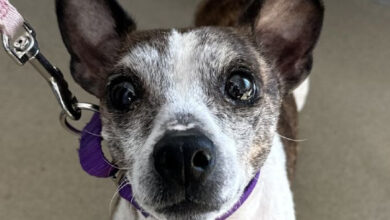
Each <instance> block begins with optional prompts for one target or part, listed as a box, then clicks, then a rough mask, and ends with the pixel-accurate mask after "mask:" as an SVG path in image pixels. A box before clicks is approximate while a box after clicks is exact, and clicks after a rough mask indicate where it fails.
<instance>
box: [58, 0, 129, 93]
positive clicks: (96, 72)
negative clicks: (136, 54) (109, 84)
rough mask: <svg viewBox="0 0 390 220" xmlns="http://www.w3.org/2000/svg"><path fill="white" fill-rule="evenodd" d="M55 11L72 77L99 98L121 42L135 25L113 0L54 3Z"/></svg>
mask: <svg viewBox="0 0 390 220" xmlns="http://www.w3.org/2000/svg"><path fill="white" fill-rule="evenodd" d="M56 10H57V19H58V23H59V27H60V30H61V35H62V38H63V41H64V43H65V46H66V48H67V49H68V51H69V53H70V55H71V63H70V69H71V73H72V76H73V78H74V79H75V81H76V82H77V83H79V84H80V85H81V87H83V88H84V89H85V90H87V91H88V92H90V93H92V94H94V95H96V96H98V97H99V96H100V95H102V94H101V92H102V89H103V88H104V85H103V83H104V81H105V79H106V77H107V76H106V74H107V68H108V67H110V66H112V65H113V64H114V62H115V58H116V55H117V53H118V50H119V49H120V48H119V47H120V43H121V39H122V37H123V36H124V35H125V34H126V33H128V32H130V31H132V30H134V29H135V23H134V22H133V20H131V19H130V18H129V17H128V16H127V14H126V13H125V11H124V10H123V9H122V8H121V6H120V5H119V4H118V3H117V2H116V1H115V0H56Z"/></svg>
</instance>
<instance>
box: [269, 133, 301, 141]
mask: <svg viewBox="0 0 390 220" xmlns="http://www.w3.org/2000/svg"><path fill="white" fill-rule="evenodd" d="M276 134H277V135H279V137H281V138H283V139H285V140H288V141H293V142H305V141H307V139H292V138H288V137H285V136H283V135H281V134H279V133H276Z"/></svg>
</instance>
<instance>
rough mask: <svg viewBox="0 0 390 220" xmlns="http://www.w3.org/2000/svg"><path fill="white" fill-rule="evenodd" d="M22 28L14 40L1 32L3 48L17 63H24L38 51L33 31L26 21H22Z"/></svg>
mask: <svg viewBox="0 0 390 220" xmlns="http://www.w3.org/2000/svg"><path fill="white" fill-rule="evenodd" d="M23 29H24V30H23V33H22V34H21V35H20V36H19V37H17V38H16V40H14V39H11V38H9V37H8V36H7V35H5V34H2V38H3V46H4V48H5V50H6V51H7V53H8V54H9V55H10V56H11V57H12V58H13V59H14V60H15V61H16V62H17V63H18V64H19V65H24V64H25V63H27V62H28V61H29V60H31V59H32V58H34V57H35V56H36V55H37V54H38V53H39V47H38V42H37V41H36V40H35V36H36V34H35V31H34V30H33V29H32V28H31V26H30V25H29V24H28V23H24V25H23ZM13 40H14V41H13Z"/></svg>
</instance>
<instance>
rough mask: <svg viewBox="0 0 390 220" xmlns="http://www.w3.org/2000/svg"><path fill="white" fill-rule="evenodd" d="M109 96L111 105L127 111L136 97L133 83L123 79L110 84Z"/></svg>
mask: <svg viewBox="0 0 390 220" xmlns="http://www.w3.org/2000/svg"><path fill="white" fill-rule="evenodd" d="M109 98H110V102H111V104H112V106H113V107H114V108H115V109H117V110H120V111H128V110H129V109H130V105H131V104H132V102H133V101H134V100H135V99H136V93H135V89H134V86H133V84H131V83H130V82H127V81H124V82H119V83H116V84H114V85H112V86H111V88H110V91H109Z"/></svg>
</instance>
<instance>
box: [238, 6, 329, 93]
mask: <svg viewBox="0 0 390 220" xmlns="http://www.w3.org/2000/svg"><path fill="white" fill-rule="evenodd" d="M323 14H324V8H323V4H322V2H321V1H320V0H263V1H260V0H255V1H253V3H252V5H250V6H249V7H248V10H247V11H246V12H245V13H244V14H243V16H242V17H241V20H240V22H241V23H242V25H245V24H249V25H251V27H252V30H253V34H254V36H255V38H256V42H257V44H258V45H259V46H260V50H261V51H262V52H263V54H264V55H265V57H266V58H267V59H268V60H270V61H271V62H272V64H273V67H274V68H276V69H277V70H278V72H279V74H280V78H281V82H282V84H283V91H284V92H285V93H288V92H290V91H292V90H293V89H294V88H296V87H297V86H298V85H299V84H300V83H301V82H302V81H303V80H304V79H305V78H306V77H307V76H308V75H309V73H310V70H311V67H312V51H313V48H314V46H315V44H316V42H317V40H318V37H319V35H320V31H321V28H322V22H323V16H324V15H323Z"/></svg>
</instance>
